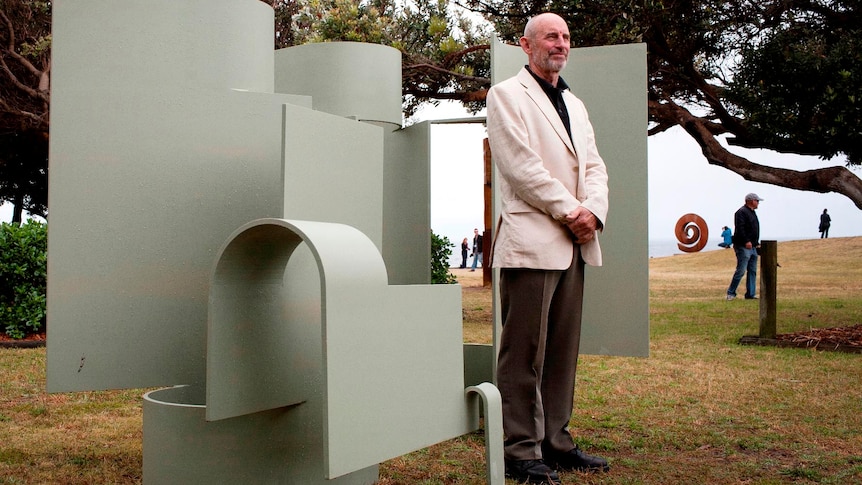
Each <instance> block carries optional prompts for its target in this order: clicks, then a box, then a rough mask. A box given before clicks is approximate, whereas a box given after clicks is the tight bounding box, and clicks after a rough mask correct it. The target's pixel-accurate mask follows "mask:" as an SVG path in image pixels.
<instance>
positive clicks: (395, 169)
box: [383, 122, 431, 285]
mask: <svg viewBox="0 0 862 485" xmlns="http://www.w3.org/2000/svg"><path fill="white" fill-rule="evenodd" d="M385 158H386V161H385V166H384V170H383V259H384V260H385V261H386V270H387V272H388V273H389V283H390V284H393V285H411V284H429V283H431V231H430V227H431V123H430V122H423V123H417V124H415V125H412V126H410V127H408V128H405V129H403V130H397V131H388V132H387V133H386V155H385Z"/></svg>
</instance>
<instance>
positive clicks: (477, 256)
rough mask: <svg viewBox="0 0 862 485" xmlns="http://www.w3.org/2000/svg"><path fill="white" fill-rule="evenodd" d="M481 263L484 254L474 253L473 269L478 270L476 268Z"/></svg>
mask: <svg viewBox="0 0 862 485" xmlns="http://www.w3.org/2000/svg"><path fill="white" fill-rule="evenodd" d="M479 261H482V253H478V252H475V251H474V252H473V267H472V268H471V269H474V270H475V269H476V266H477V265H478V264H479Z"/></svg>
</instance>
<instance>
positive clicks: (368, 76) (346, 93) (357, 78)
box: [275, 42, 401, 127]
mask: <svg viewBox="0 0 862 485" xmlns="http://www.w3.org/2000/svg"><path fill="white" fill-rule="evenodd" d="M275 66H276V67H275V91H276V92H279V93H290V94H302V95H307V96H311V97H312V98H313V99H314V109H316V110H319V111H324V112H327V113H331V114H335V115H339V116H345V117H351V118H355V119H358V120H363V121H381V122H386V123H391V124H394V125H395V126H399V127H400V126H401V52H400V51H398V50H397V49H393V48H392V47H388V46H383V45H376V44H362V43H358V42H323V43H318V44H305V45H301V46H295V47H290V48H287V49H280V50H277V51H275Z"/></svg>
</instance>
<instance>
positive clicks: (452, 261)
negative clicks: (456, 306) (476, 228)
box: [449, 238, 804, 268]
mask: <svg viewBox="0 0 862 485" xmlns="http://www.w3.org/2000/svg"><path fill="white" fill-rule="evenodd" d="M797 239H804V238H779V239H777V240H778V241H794V240H797ZM677 244H678V241H677V240H676V239H650V240H649V257H650V258H664V257H667V256H675V255H677V254H688V253H686V252H684V251H681V250H680V249H679V247H678V246H677ZM725 249H726V248H722V247H721V246H719V245H718V241H715V242H713V243H710V244H709V245H707V246H706V247H705V248H703V249H701V250H700V252H706V251H720V250H725ZM457 250H458V254H455V248H453V253H452V256H451V257H450V258H449V267H451V268H457V267H459V266H460V265H461V248H460V246H459V247H458V248H457ZM472 264H473V258H467V266H470V265H472Z"/></svg>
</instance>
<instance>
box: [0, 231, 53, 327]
mask: <svg viewBox="0 0 862 485" xmlns="http://www.w3.org/2000/svg"><path fill="white" fill-rule="evenodd" d="M47 261H48V226H47V225H46V224H43V223H41V222H37V221H33V220H29V221H27V222H26V223H25V224H21V225H20V226H19V225H18V224H9V223H2V224H0V330H2V331H3V332H5V333H6V334H7V335H8V336H10V337H12V338H18V339H20V338H24V337H25V336H27V334H30V333H34V332H40V331H42V329H44V328H45V290H46V282H47V277H46V275H47Z"/></svg>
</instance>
